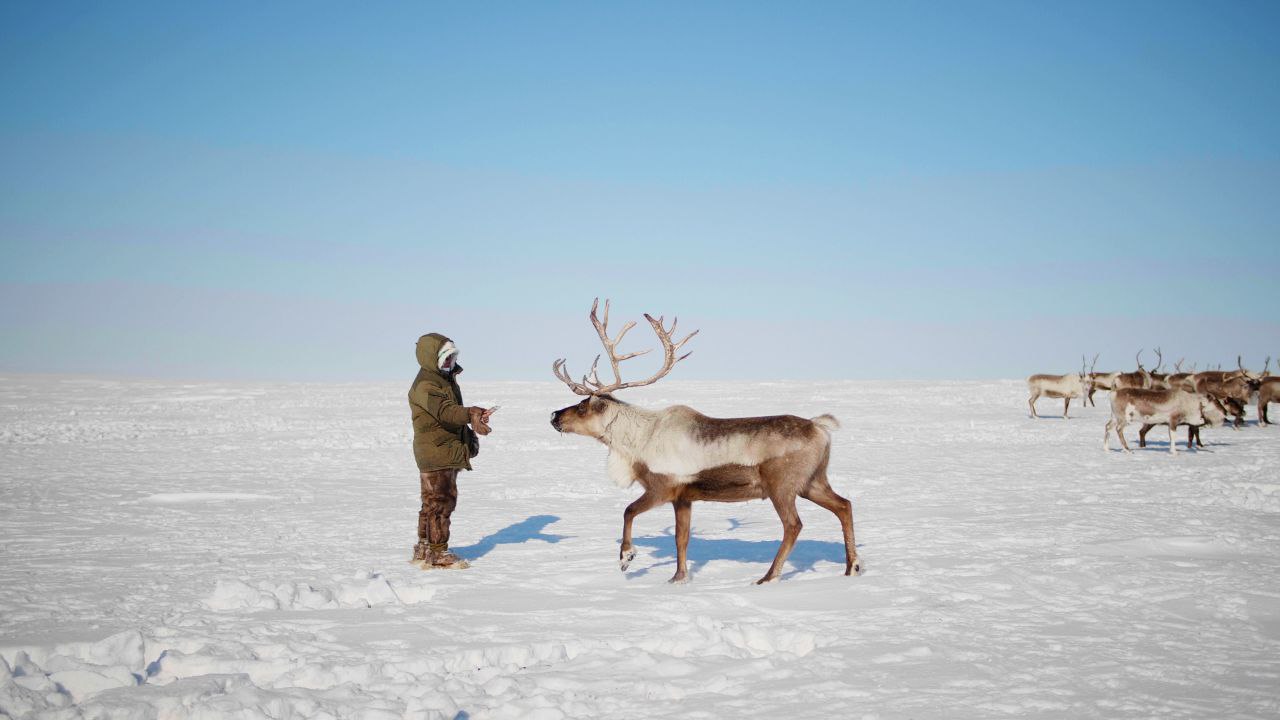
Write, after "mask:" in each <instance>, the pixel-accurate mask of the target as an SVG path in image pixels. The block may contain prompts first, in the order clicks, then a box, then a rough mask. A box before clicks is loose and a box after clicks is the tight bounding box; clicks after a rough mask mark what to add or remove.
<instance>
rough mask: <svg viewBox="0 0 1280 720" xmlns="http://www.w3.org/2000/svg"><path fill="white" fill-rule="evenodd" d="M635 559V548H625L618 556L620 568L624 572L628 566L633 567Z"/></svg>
mask: <svg viewBox="0 0 1280 720" xmlns="http://www.w3.org/2000/svg"><path fill="white" fill-rule="evenodd" d="M635 559H636V551H635V548H632V549H630V550H623V551H622V554H621V555H619V556H618V569H619V570H621V571H622V572H626V571H627V568H629V567H631V561H632V560H635Z"/></svg>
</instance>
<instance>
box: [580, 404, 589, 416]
mask: <svg viewBox="0 0 1280 720" xmlns="http://www.w3.org/2000/svg"><path fill="white" fill-rule="evenodd" d="M578 414H579V415H586V414H587V404H586V403H579V404H578Z"/></svg>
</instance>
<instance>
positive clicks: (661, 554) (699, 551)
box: [627, 519, 861, 578]
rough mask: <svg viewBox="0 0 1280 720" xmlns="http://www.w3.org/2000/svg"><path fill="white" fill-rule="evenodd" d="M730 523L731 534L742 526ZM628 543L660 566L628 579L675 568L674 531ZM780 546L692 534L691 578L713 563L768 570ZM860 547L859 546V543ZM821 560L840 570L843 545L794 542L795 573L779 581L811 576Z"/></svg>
mask: <svg viewBox="0 0 1280 720" xmlns="http://www.w3.org/2000/svg"><path fill="white" fill-rule="evenodd" d="M729 523H730V530H731V531H732V530H736V529H737V528H738V527H740V526H741V523H740V522H739V521H738V520H736V519H733V520H730V521H729ZM779 532H781V530H779ZM631 542H632V544H633V545H636V546H638V547H647V548H652V549H653V550H654V553H653V557H654V559H655V560H658V561H663V562H655V563H654V564H653V565H650V566H649V567H645V568H641V569H638V570H633V571H631V572H628V573H627V577H628V578H637V577H641V576H643V575H646V574H648V572H649V571H650V570H653V569H654V568H658V567H662V566H663V565H674V564H675V561H676V539H675V534H674V529H673V528H667V529H666V530H664V531H663V533H662V534H661V535H645V536H643V537H635V538H632V541H631ZM781 542H782V538H781V537H779V538H778V539H777V540H735V539H732V538H727V539H726V538H703V537H698V535H697V534H693V533H691V534H690V536H689V572H690V574H694V573H696V571H697V569H698V568H700V567H701V566H702V565H704V564H706V563H708V562H710V561H712V560H733V561H736V562H742V563H760V564H763V565H764V566H765V567H766V568H767V567H768V565H769V564H770V563H772V562H773V557H774V556H775V555H777V554H778V545H779V544H780V543H781ZM859 546H861V544H860V543H859ZM824 560H825V561H827V562H833V563H836V564H838V565H840V566H841V567H843V566H844V543H843V542H829V541H826V540H805V539H803V538H801V539H799V540H796V544H795V546H794V547H792V549H791V554H790V555H788V556H787V563H786V564H787V565H788V566H790V567H791V568H794V572H785V571H784V572H783V574H782V577H784V578H786V577H790V576H791V575H795V574H798V573H802V572H812V571H813V569H814V566H815V565H817V563H818V562H820V561H824ZM762 571H763V569H762Z"/></svg>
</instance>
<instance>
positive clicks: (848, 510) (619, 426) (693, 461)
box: [551, 299, 862, 583]
mask: <svg viewBox="0 0 1280 720" xmlns="http://www.w3.org/2000/svg"><path fill="white" fill-rule="evenodd" d="M599 304H600V302H599V300H598V299H597V300H596V302H595V303H594V304H592V306H591V315H590V319H591V324H592V325H593V326H595V330H596V334H598V335H599V336H600V342H601V343H602V344H603V345H604V347H605V350H606V351H607V352H608V353H609V363H610V365H612V367H613V377H614V382H612V383H605V382H602V381H601V380H600V378H599V375H598V374H597V373H596V367H597V365H598V364H599V362H600V356H596V362H595V363H593V364H592V366H591V372H590V373H589V375H584V376H583V378H582V380H581V382H578V381H574V380H573V379H571V378H570V376H569V373H568V371H567V370H566V369H565V361H564V360H557V361H556V362H555V363H554V364H553V365H552V372H554V373H555V376H556V378H558V379H559V380H560V381H561V382H563V383H564V384H565V385H567V386H568V387H569V389H570V390H572V391H573V392H574V393H575V394H577V395H583V396H585V399H584V400H582V401H581V402H579V403H578V404H576V405H570V406H569V407H566V408H562V409H560V410H557V411H556V412H554V413H552V415H551V427H553V428H555V429H556V430H557V431H559V432H567V433H574V434H577V435H585V436H587V437H591V438H595V439H596V440H599V441H600V442H601V443H603V444H604V445H605V446H606V447H608V448H609V462H608V469H609V476H610V477H612V478H613V480H614V482H616V483H617V484H618V485H619V486H622V487H627V486H629V485H631V484H633V483H639V485H640V486H641V487H642V488H644V494H642V495H641V496H640V497H639V498H637V499H636V501H635V502H633V503H631V504H630V505H628V506H627V509H626V512H624V513H623V515H622V545H621V547H620V548H619V551H618V565H619V567H620V568H622V570H624V571H625V570H626V569H627V567H628V566H629V565H630V563H631V561H632V560H633V559H634V558H635V556H636V551H635V549H634V548H633V547H632V544H631V525H632V522H633V521H634V520H635V518H636V516H637V515H639V514H640V513H643V512H645V511H647V510H651V509H653V508H655V507H657V506H658V505H661V504H663V503H671V504H672V506H674V508H675V519H676V538H675V540H676V572H675V575H674V576H673V577H672V578H671V582H685V581H687V580H688V578H689V574H688V573H689V570H688V565H687V555H688V548H689V533H690V524H691V521H692V505H693V501H695V500H715V501H719V502H740V501H744V500H757V499H762V498H768V499H769V500H770V501H771V502H772V503H773V508H774V510H776V511H777V513H778V517H779V518H781V520H782V543H781V545H779V547H778V553H777V555H775V556H774V558H773V564H772V565H770V566H769V571H768V572H766V573H765V575H764V577H762V578H760V580H759V581H758V582H759V583H766V582H770V581H772V580H777V579H778V577H779V576H780V574H781V573H782V566H783V563H785V562H786V559H787V556H788V555H789V554H790V553H791V548H792V547H793V546H794V545H795V542H796V538H797V537H798V536H799V535H800V528H801V522H800V514H799V513H798V512H797V511H796V497H802V498H805V499H807V500H810V501H812V502H814V503H816V504H818V505H820V506H822V507H824V508H826V509H827V510H829V511H831V512H832V513H833V514H834V515H835V516H836V517H837V518H838V519H839V520H840V526H841V528H842V529H843V531H844V549H845V571H844V574H845V575H853V574H859V575H860V574H862V565H861V563H859V562H858V551H857V548H856V546H855V544H854V538H853V506H852V504H851V503H850V502H849V501H848V500H847V499H845V498H843V497H841V496H839V495H837V494H836V493H835V491H834V490H832V489H831V484H830V483H829V482H828V480H827V463H828V461H829V459H830V457H831V433H832V431H834V430H836V429H837V428H838V427H839V426H840V424H839V423H838V422H837V421H836V419H835V418H834V417H832V416H830V415H819V416H818V417H815V418H809V419H806V418H801V417H796V416H794V415H775V416H770V417H750V418H729V419H720V418H712V417H707V416H706V415H703V414H701V413H699V412H698V411H696V410H694V409H693V408H690V407H685V406H683V405H676V406H674V407H669V408H665V409H663V410H647V409H644V408H640V407H636V406H635V405H630V404H628V403H625V402H623V401H621V400H619V399H617V398H615V397H614V396H613V395H612V394H611V393H613V392H616V391H618V390H623V389H625V388H632V387H641V386H644V385H651V384H653V383H655V382H657V381H658V380H659V379H661V378H662V377H664V376H665V375H666V374H667V373H669V372H670V371H671V368H672V367H674V366H675V364H676V363H678V362H680V361H681V360H684V359H685V358H686V357H688V354H685V355H682V356H680V357H677V356H676V353H677V352H678V351H679V350H680V348H681V347H683V346H684V344H685V343H687V342H689V340H690V338H692V337H693V336H694V335H696V334H697V332H696V331H695V332H693V333H691V334H689V335H688V336H687V337H685V338H684V339H683V340H681V341H679V342H675V341H673V340H672V339H671V336H672V334H673V333H674V332H675V329H676V323H677V320H675V319H673V320H672V322H671V327H670V328H667V327H665V324H664V320H663V318H661V317H659V318H657V319H654V318H653V317H652V316H650V315H648V314H646V315H645V316H644V317H645V320H648V321H649V325H651V326H652V327H653V331H654V333H656V334H657V336H658V340H659V341H661V343H662V347H663V350H664V353H665V359H664V361H663V365H662V369H660V370H659V371H658V372H657V373H655V374H654V375H653V376H652V377H650V378H649V379H647V380H643V381H639V382H623V381H622V375H621V372H620V371H619V368H618V365H619V363H621V362H622V361H624V360H628V359H630V358H633V357H636V356H638V355H643V354H644V353H645V352H648V351H647V350H646V351H643V352H633V353H628V354H626V355H622V356H619V355H618V354H617V346H618V343H620V342H621V341H622V337H623V336H624V335H626V333H627V331H628V330H630V329H631V328H632V327H633V326H634V325H635V323H634V322H631V323H627V324H626V325H625V326H624V327H623V328H622V330H621V332H619V333H618V336H617V337H616V338H614V339H610V338H609V332H608V325H609V302H608V301H607V300H606V301H605V306H604V320H603V321H601V320H600V319H598V318H597V316H596V310H597V308H598V307H599Z"/></svg>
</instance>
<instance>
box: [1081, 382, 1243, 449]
mask: <svg viewBox="0 0 1280 720" xmlns="http://www.w3.org/2000/svg"><path fill="white" fill-rule="evenodd" d="M1226 417H1227V414H1226V411H1225V410H1224V409H1223V407H1222V403H1220V402H1218V400H1217V399H1216V398H1214V397H1213V396H1211V395H1205V394H1197V393H1189V392H1186V391H1185V390H1144V389H1138V388H1129V389H1125V390H1117V391H1115V392H1113V393H1111V419H1110V420H1107V427H1106V429H1104V430H1103V433H1102V449H1103V450H1110V449H1111V431H1112V430H1113V429H1114V430H1115V432H1116V436H1117V437H1119V438H1120V445H1121V447H1123V448H1124V451H1125V452H1131V451H1130V450H1129V443H1128V442H1127V441H1126V440H1125V439H1124V427H1125V425H1127V424H1128V423H1130V422H1132V421H1134V420H1141V421H1142V424H1143V425H1168V426H1169V452H1170V453H1175V454H1176V453H1177V452H1178V450H1177V447H1176V444H1175V441H1174V439H1173V431H1174V430H1175V429H1176V428H1177V427H1178V426H1179V425H1182V424H1184V423H1185V424H1188V425H1205V424H1208V425H1212V426H1214V427H1217V426H1218V425H1221V424H1222V423H1223V421H1224V420H1226ZM1144 440H1145V435H1144Z"/></svg>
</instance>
